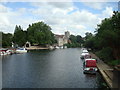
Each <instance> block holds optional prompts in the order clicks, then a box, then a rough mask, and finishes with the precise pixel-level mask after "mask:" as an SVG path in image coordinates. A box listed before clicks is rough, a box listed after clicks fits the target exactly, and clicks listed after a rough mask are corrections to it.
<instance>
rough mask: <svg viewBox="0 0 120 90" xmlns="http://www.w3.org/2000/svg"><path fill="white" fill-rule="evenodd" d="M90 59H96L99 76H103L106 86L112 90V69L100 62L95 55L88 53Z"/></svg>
mask: <svg viewBox="0 0 120 90" xmlns="http://www.w3.org/2000/svg"><path fill="white" fill-rule="evenodd" d="M90 54H91V56H92V58H95V59H97V67H98V70H99V72H100V73H101V75H102V76H103V78H104V80H105V81H106V83H107V85H108V86H109V87H110V88H113V85H112V81H113V67H110V66H109V65H107V64H106V63H104V62H103V61H102V60H100V59H99V58H98V57H97V56H96V55H95V54H93V53H92V52H90Z"/></svg>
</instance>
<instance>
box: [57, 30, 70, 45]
mask: <svg viewBox="0 0 120 90" xmlns="http://www.w3.org/2000/svg"><path fill="white" fill-rule="evenodd" d="M69 37H70V32H69V31H66V32H65V35H57V34H56V35H55V38H56V40H57V44H58V46H63V45H64V44H67V43H68V40H69Z"/></svg>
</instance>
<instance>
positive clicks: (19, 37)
mask: <svg viewBox="0 0 120 90" xmlns="http://www.w3.org/2000/svg"><path fill="white" fill-rule="evenodd" d="M26 34H27V32H26V31H23V29H22V28H21V26H17V25H16V27H15V31H14V37H13V42H14V43H15V44H18V45H19V46H23V45H24V44H25V42H26V41H27V40H26V39H27V36H26Z"/></svg>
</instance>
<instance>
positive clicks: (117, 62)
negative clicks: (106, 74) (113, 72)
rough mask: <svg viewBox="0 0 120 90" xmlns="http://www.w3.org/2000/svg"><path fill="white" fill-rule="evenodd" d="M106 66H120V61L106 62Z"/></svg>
mask: <svg viewBox="0 0 120 90" xmlns="http://www.w3.org/2000/svg"><path fill="white" fill-rule="evenodd" d="M108 64H109V65H113V66H116V65H118V64H120V60H112V61H110V62H108Z"/></svg>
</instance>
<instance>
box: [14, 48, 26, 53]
mask: <svg viewBox="0 0 120 90" xmlns="http://www.w3.org/2000/svg"><path fill="white" fill-rule="evenodd" d="M26 52H27V50H26V49H25V48H19V49H17V50H16V53H26Z"/></svg>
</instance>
